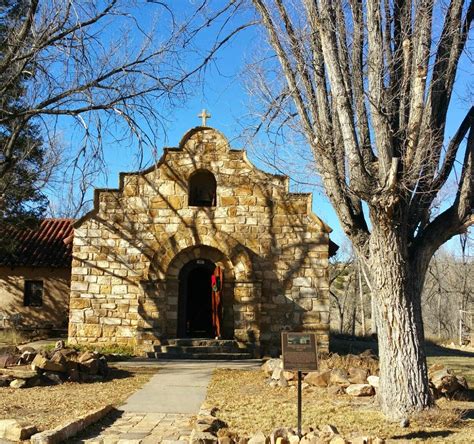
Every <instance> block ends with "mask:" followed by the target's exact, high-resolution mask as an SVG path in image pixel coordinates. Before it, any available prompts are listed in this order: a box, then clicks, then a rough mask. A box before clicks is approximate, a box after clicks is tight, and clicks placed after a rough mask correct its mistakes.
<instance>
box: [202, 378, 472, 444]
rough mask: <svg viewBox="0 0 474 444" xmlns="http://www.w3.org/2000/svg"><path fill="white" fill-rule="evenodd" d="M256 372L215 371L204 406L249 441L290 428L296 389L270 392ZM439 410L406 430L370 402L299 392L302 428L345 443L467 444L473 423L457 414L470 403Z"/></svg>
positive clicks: (311, 390)
mask: <svg viewBox="0 0 474 444" xmlns="http://www.w3.org/2000/svg"><path fill="white" fill-rule="evenodd" d="M265 379H266V377H265V375H264V374H263V372H261V371H243V370H223V369H222V370H216V371H215V373H214V375H213V378H212V381H211V383H210V385H209V389H208V394H207V402H208V403H209V404H210V405H212V406H216V407H218V408H219V412H218V416H219V418H221V419H223V420H224V421H226V422H227V423H228V424H229V429H230V430H231V431H234V432H237V433H238V434H240V435H244V434H246V435H250V434H252V433H255V432H256V431H259V430H261V431H263V432H264V433H269V432H270V431H271V430H272V429H274V428H275V427H277V426H286V427H294V426H295V425H296V398H297V394H296V389H295V388H293V389H292V388H291V387H290V388H279V387H277V388H272V387H270V386H269V385H268V384H266V383H265ZM438 406H439V410H436V411H433V412H430V413H426V414H424V415H420V416H419V417H417V418H415V419H414V420H413V421H412V423H411V425H410V427H409V428H405V429H404V428H401V427H399V425H398V424H393V423H389V422H387V421H386V420H385V419H384V417H383V415H382V414H381V413H380V412H379V411H378V407H377V405H376V404H375V401H374V399H373V398H351V397H349V396H347V395H341V396H337V397H330V396H328V394H327V391H326V390H325V389H321V388H316V387H310V388H308V389H305V390H304V392H303V427H314V426H322V425H325V424H333V425H335V426H336V427H337V428H338V429H339V431H340V433H342V434H343V435H345V436H346V437H351V436H360V435H361V434H365V435H372V436H374V435H376V436H379V437H383V438H391V439H393V440H394V442H403V440H412V439H417V440H419V441H423V442H460V443H469V442H472V436H474V421H473V420H460V419H459V418H460V413H461V411H467V410H470V412H471V413H472V412H473V411H474V410H473V409H474V403H469V402H456V401H446V400H440V402H439V403H438Z"/></svg>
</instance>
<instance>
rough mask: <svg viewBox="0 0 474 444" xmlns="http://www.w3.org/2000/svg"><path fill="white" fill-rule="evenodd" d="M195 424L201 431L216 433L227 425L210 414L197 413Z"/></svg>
mask: <svg viewBox="0 0 474 444" xmlns="http://www.w3.org/2000/svg"><path fill="white" fill-rule="evenodd" d="M196 426H197V428H198V430H200V431H201V432H211V433H217V432H218V431H219V430H220V429H223V428H225V427H227V424H226V423H225V422H224V421H222V420H220V419H218V418H216V417H215V416H212V415H198V417H197V419H196Z"/></svg>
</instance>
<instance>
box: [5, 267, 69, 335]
mask: <svg viewBox="0 0 474 444" xmlns="http://www.w3.org/2000/svg"><path fill="white" fill-rule="evenodd" d="M25 279H26V280H43V306H42V307H25V306H24V305H23V292H24V283H25ZM70 279H71V270H70V269H69V268H26V267H15V268H9V267H0V313H1V314H5V315H7V316H14V315H19V316H20V327H25V328H64V327H65V326H66V325H67V317H68V305H69V304H68V302H69V292H70ZM2 326H3V323H0V327H2Z"/></svg>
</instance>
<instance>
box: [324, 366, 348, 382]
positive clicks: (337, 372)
mask: <svg viewBox="0 0 474 444" xmlns="http://www.w3.org/2000/svg"><path fill="white" fill-rule="evenodd" d="M348 376H349V375H348V373H347V372H346V371H345V370H343V369H342V368H334V369H332V370H331V376H330V377H329V383H330V384H337V385H343V386H347V385H350V384H351V382H350V381H349V379H348Z"/></svg>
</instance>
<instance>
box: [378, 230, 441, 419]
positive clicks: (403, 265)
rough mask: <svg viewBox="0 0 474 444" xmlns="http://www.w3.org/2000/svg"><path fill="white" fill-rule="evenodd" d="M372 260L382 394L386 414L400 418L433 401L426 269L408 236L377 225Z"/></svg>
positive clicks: (380, 397)
mask: <svg viewBox="0 0 474 444" xmlns="http://www.w3.org/2000/svg"><path fill="white" fill-rule="evenodd" d="M369 262H370V263H369V265H370V270H371V275H372V284H373V287H374V295H375V297H376V299H377V301H376V302H377V316H376V320H377V333H378V341H379V353H380V391H379V394H378V397H379V402H380V405H381V408H382V411H383V412H384V414H385V415H387V417H388V418H391V419H394V420H396V419H400V418H404V417H408V416H409V415H410V414H412V413H413V412H415V411H420V410H423V409H425V408H427V407H429V406H431V405H433V399H432V396H431V394H430V391H429V388H428V376H427V365H426V356H425V352H424V348H423V341H424V335H423V321H422V318H421V289H422V286H423V281H424V276H425V270H423V266H421V265H419V264H418V263H417V264H413V262H412V261H410V258H409V257H408V253H407V248H406V245H404V243H403V241H402V236H401V235H399V234H398V233H396V232H394V231H393V229H391V228H388V229H385V230H383V231H382V230H381V229H380V227H377V228H376V229H374V232H373V235H372V238H371V243H370V260H369ZM413 266H414V267H413ZM412 267H413V268H412Z"/></svg>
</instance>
